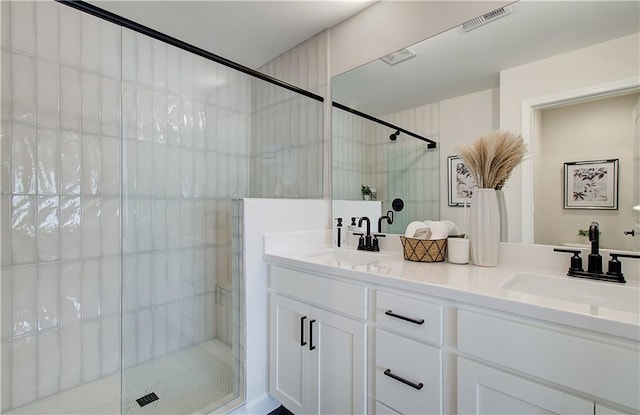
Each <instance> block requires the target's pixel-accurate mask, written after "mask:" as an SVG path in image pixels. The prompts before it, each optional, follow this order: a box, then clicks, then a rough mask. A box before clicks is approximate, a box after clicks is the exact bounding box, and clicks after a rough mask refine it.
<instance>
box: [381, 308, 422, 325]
mask: <svg viewBox="0 0 640 415" xmlns="http://www.w3.org/2000/svg"><path fill="white" fill-rule="evenodd" d="M384 314H385V315H387V316H389V317H395V318H399V319H400V320H404V321H408V322H409V323H413V324H417V325H422V324H424V319H419V320H416V319H415V318H411V317H405V316H401V315H400V314H395V313H394V312H393V311H391V310H387V311H385V312H384Z"/></svg>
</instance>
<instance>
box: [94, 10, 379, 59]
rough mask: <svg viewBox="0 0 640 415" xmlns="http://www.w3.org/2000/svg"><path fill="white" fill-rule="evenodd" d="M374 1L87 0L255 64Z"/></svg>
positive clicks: (226, 55)
mask: <svg viewBox="0 0 640 415" xmlns="http://www.w3.org/2000/svg"><path fill="white" fill-rule="evenodd" d="M373 2H374V0H331V1H327V0H324V1H320V0H296V1H271V0H262V1H255V0H253V1H252V0H248V1H242V0H235V1H221V0H209V1H183V0H173V1H157V0H146V1H126V0H124V1H123V0H120V1H118V0H90V1H89V3H91V4H94V5H96V6H98V7H100V8H102V9H105V10H107V11H110V12H112V13H115V14H117V15H119V16H122V17H126V18H127V19H130V20H133V21H135V22H137V23H140V24H142V25H145V26H148V27H150V28H152V29H155V30H158V31H160V32H162V33H165V34H168V35H170V36H172V37H175V38H177V39H179V40H182V41H184V42H187V43H190V44H192V45H194V46H197V47H200V48H202V49H205V50H207V51H209V52H211V53H214V54H216V55H219V56H222V57H224V58H227V59H230V60H232V61H235V62H237V63H240V64H242V65H245V66H248V67H250V68H254V69H255V68H258V67H260V66H262V65H263V64H265V63H266V62H268V61H270V60H271V59H273V58H275V57H276V56H278V55H280V54H282V53H283V52H286V51H287V50H289V49H291V48H292V47H294V46H296V45H298V44H300V43H302V42H303V41H305V40H307V39H309V38H310V37H312V36H314V35H316V34H317V33H319V32H321V31H323V30H324V29H328V28H331V27H333V26H335V25H336V24H338V23H340V22H342V21H344V20H346V19H348V18H349V17H351V16H353V15H355V14H357V13H358V12H360V11H361V10H363V9H365V8H367V7H368V6H370V5H371V4H372V3H373Z"/></svg>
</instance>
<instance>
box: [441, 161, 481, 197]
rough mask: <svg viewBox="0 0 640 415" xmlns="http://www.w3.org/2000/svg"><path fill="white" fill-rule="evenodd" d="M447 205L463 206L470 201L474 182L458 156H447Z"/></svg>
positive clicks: (474, 186)
mask: <svg viewBox="0 0 640 415" xmlns="http://www.w3.org/2000/svg"><path fill="white" fill-rule="evenodd" d="M447 166H448V174H447V177H448V184H449V192H448V193H449V206H464V204H465V203H469V204H470V203H471V195H472V194H473V189H475V188H476V187H477V186H476V182H475V180H473V177H471V174H470V173H469V169H468V168H467V166H466V165H465V164H464V161H462V159H461V158H460V157H458V156H449V157H447Z"/></svg>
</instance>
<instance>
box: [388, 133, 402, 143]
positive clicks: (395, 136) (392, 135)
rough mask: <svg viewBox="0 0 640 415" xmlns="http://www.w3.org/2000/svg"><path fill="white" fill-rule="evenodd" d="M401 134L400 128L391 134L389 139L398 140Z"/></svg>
mask: <svg viewBox="0 0 640 415" xmlns="http://www.w3.org/2000/svg"><path fill="white" fill-rule="evenodd" d="M399 135H400V130H397V131H396V132H395V133H392V134H391V135H390V136H389V140H391V141H396V140H397V139H398V136H399Z"/></svg>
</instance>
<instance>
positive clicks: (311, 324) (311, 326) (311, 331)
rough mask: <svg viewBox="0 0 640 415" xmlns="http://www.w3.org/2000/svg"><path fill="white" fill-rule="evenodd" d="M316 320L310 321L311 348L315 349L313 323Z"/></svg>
mask: <svg viewBox="0 0 640 415" xmlns="http://www.w3.org/2000/svg"><path fill="white" fill-rule="evenodd" d="M315 322H316V321H315V320H311V321H310V322H309V350H315V349H316V346H314V345H313V323H315Z"/></svg>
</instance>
